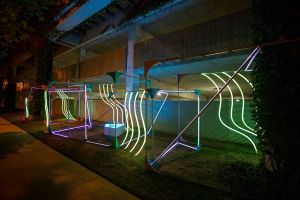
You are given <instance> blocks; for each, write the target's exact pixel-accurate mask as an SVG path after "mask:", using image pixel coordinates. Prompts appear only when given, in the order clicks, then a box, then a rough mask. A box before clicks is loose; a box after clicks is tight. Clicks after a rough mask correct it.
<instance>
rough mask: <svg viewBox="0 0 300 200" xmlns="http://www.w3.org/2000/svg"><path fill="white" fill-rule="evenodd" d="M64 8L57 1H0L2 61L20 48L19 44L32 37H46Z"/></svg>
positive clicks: (0, 54) (0, 50)
mask: <svg viewBox="0 0 300 200" xmlns="http://www.w3.org/2000/svg"><path fill="white" fill-rule="evenodd" d="M62 6H64V3H63V1H55V0H36V1H24V0H10V1H7V0H0V14H1V20H0V46H1V49H0V60H2V59H4V58H6V57H7V56H8V53H9V51H10V50H16V49H17V47H18V48H20V46H18V44H20V43H22V42H25V41H29V39H30V38H31V37H32V35H40V36H44V35H46V34H47V33H48V32H49V28H50V27H52V26H53V25H54V24H55V20H53V19H54V16H55V15H56V14H57V13H58V11H59V9H60V8H61V7H62ZM30 42H32V41H30ZM30 44H31V45H32V43H30Z"/></svg>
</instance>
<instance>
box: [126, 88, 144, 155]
mask: <svg viewBox="0 0 300 200" xmlns="http://www.w3.org/2000/svg"><path fill="white" fill-rule="evenodd" d="M138 96H139V93H138V92H137V93H136V95H135V97H134V102H133V106H134V107H133V112H134V117H135V122H136V125H137V131H138V136H137V140H136V142H135V144H134V145H133V147H132V148H131V149H130V151H129V152H132V151H133V150H134V149H135V147H136V145H137V144H138V142H139V140H140V136H141V130H140V122H139V119H138V116H137V113H136V99H137V97H138Z"/></svg>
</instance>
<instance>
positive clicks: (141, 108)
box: [134, 91, 147, 156]
mask: <svg viewBox="0 0 300 200" xmlns="http://www.w3.org/2000/svg"><path fill="white" fill-rule="evenodd" d="M145 92H146V91H144V92H143V93H142V96H141V98H140V115H141V120H142V125H143V129H144V140H143V144H142V146H141V147H140V149H139V150H138V151H137V152H136V154H134V155H135V156H137V155H139V153H140V152H141V150H142V149H143V147H144V146H145V144H146V139H147V135H146V134H147V133H146V125H145V121H144V116H143V98H144V96H145Z"/></svg>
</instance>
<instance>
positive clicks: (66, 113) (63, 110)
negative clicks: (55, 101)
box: [57, 89, 76, 121]
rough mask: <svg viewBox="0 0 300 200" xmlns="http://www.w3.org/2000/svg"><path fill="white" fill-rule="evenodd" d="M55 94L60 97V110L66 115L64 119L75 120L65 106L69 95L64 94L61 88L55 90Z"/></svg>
mask: <svg viewBox="0 0 300 200" xmlns="http://www.w3.org/2000/svg"><path fill="white" fill-rule="evenodd" d="M57 94H58V95H59V97H60V98H61V101H62V102H61V103H62V112H63V114H64V116H65V117H66V119H67V120H69V119H70V120H74V121H75V120H76V119H75V118H74V117H73V116H72V114H71V112H70V111H69V110H68V108H67V100H69V97H68V96H67V95H65V93H64V91H63V90H61V89H58V90H57Z"/></svg>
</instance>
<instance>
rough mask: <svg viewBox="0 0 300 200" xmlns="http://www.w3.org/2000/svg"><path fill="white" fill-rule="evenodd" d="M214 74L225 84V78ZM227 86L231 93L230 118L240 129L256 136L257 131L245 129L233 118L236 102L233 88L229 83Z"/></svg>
mask: <svg viewBox="0 0 300 200" xmlns="http://www.w3.org/2000/svg"><path fill="white" fill-rule="evenodd" d="M212 74H213V75H214V76H216V77H218V78H219V79H220V80H221V81H222V82H223V83H224V84H225V83H226V82H225V81H224V79H223V78H221V77H220V76H219V75H217V74H215V73H212ZM232 81H234V79H232ZM227 88H228V90H229V93H230V96H231V104H230V119H231V121H232V123H233V124H234V125H235V126H236V127H237V128H238V129H241V130H243V131H245V132H247V133H250V134H252V135H255V136H256V134H255V133H253V132H251V131H248V130H247V129H244V128H242V127H240V126H239V125H238V124H237V123H236V122H235V121H234V119H233V104H234V99H233V93H232V90H231V88H230V86H229V85H227Z"/></svg>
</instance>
